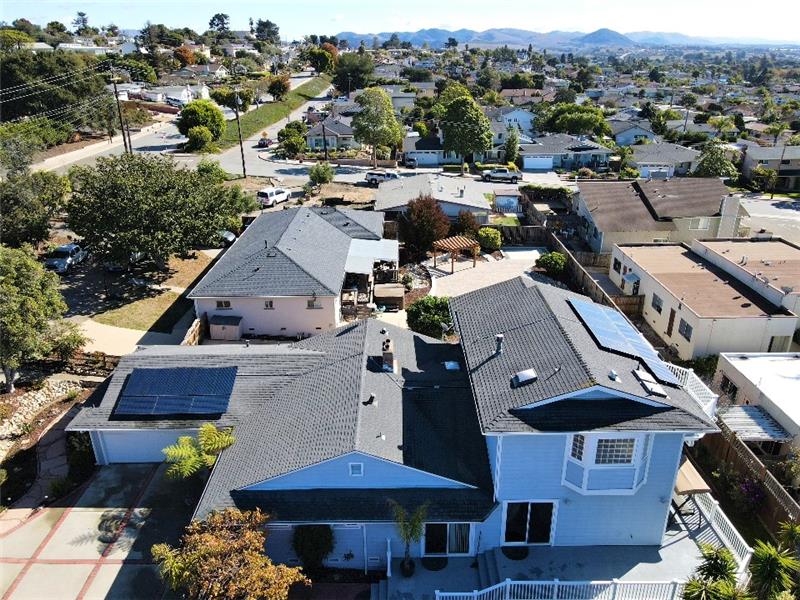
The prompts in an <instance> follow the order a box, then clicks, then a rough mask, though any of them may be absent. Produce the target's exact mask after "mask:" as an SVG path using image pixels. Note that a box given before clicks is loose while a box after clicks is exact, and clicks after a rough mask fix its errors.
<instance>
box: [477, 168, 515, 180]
mask: <svg viewBox="0 0 800 600" xmlns="http://www.w3.org/2000/svg"><path fill="white" fill-rule="evenodd" d="M481 179H483V180H484V181H507V182H509V183H517V182H518V181H519V180H520V174H519V173H518V172H517V171H512V170H511V169H507V168H505V167H501V168H499V169H492V170H491V171H484V172H483V173H481Z"/></svg>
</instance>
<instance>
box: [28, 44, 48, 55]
mask: <svg viewBox="0 0 800 600" xmlns="http://www.w3.org/2000/svg"><path fill="white" fill-rule="evenodd" d="M25 49H26V50H30V51H31V52H34V53H36V54H39V53H42V52H52V51H53V50H55V48H53V46H51V45H50V44H45V43H44V42H29V43H27V44H25Z"/></svg>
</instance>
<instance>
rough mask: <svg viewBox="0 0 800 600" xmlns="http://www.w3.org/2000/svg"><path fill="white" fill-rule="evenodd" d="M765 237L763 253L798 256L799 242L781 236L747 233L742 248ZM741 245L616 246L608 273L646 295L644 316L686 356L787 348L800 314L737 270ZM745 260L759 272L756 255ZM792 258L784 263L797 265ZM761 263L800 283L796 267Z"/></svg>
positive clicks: (719, 242) (630, 291) (751, 247)
mask: <svg viewBox="0 0 800 600" xmlns="http://www.w3.org/2000/svg"><path fill="white" fill-rule="evenodd" d="M762 244H763V245H764V246H763V248H764V249H763V250H761V252H763V253H764V254H765V255H769V256H787V257H792V256H800V248H798V247H796V246H792V245H790V244H787V243H786V242H783V241H781V240H778V241H773V242H770V241H761V242H758V244H755V243H754V242H753V243H751V242H750V241H748V240H745V246H744V248H746V249H749V250H751V251H752V252H756V253H757V254H756V256H757V255H758V252H759V249H756V248H755V245H762ZM738 251H739V250H738V248H737V242H736V240H710V241H700V240H694V241H693V242H692V243H691V246H690V245H688V244H625V245H619V246H615V247H614V250H613V252H612V254H611V259H612V263H611V267H610V269H609V277H610V278H611V280H612V281H613V282H614V283H615V284H616V285H617V286H618V287H620V288H621V289H622V290H623V292H624V293H627V294H633V295H641V296H644V302H643V305H642V306H643V308H642V316H643V318H644V320H645V321H646V322H647V324H648V325H649V326H650V327H651V328H652V329H653V331H654V332H655V333H656V335H658V336H659V337H660V338H661V339H662V340H663V341H664V344H665V345H666V346H667V347H668V348H669V349H670V350H671V351H673V352H674V353H675V354H677V356H678V357H680V358H681V359H683V360H688V359H692V358H698V357H702V356H708V355H710V354H718V353H720V352H785V351H786V350H788V349H789V345H790V344H791V341H792V336H793V335H794V332H795V330H796V329H797V327H798V316H797V314H796V313H794V312H792V311H790V310H787V309H786V308H785V307H784V306H781V304H780V303H776V302H774V301H773V298H774V296H772V295H770V294H769V293H768V290H766V289H764V286H766V285H768V284H765V283H764V282H762V281H761V280H760V279H757V278H756V276H755V275H753V277H752V278H750V277H746V276H744V273H743V272H742V273H739V272H737V271H738V268H737V267H738V265H737V264H736V262H735V261H736V260H739V259H740V257H739V255H738ZM722 252H726V253H727V254H730V257H729V258H728V257H726V256H725V254H722ZM752 252H751V253H752ZM734 253H735V254H734ZM709 259H711V260H709ZM747 260H748V263H749V264H752V266H751V267H749V270H758V271H759V273H760V272H761V271H760V268H761V267H762V266H764V265H763V264H759V261H758V260H757V258H756V257H755V256H753V257H748V259H747ZM751 260H752V261H753V262H752V263H750V262H749V261H751ZM790 260H791V262H790V263H789V266H792V265H794V266H796V265H797V264H798V263H797V261H796V260H794V259H790ZM768 262H769V261H768ZM765 268H767V269H770V268H771V269H772V271H767V272H772V273H780V274H781V275H782V276H777V275H776V277H777V278H778V281H777V282H776V283H781V282H785V283H787V284H792V283H793V284H795V285H797V284H798V283H800V271H794V272H791V271H790V270H788V268H787V265H786V264H784V263H780V262H779V261H778V260H777V259H775V264H774V266H771V267H765ZM739 277H741V279H740V278H739ZM757 277H762V275H760V274H759V275H758V276H757ZM799 289H800V288H799ZM796 299H797V297H796V296H795V298H793V300H796Z"/></svg>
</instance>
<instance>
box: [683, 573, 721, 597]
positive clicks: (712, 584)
mask: <svg viewBox="0 0 800 600" xmlns="http://www.w3.org/2000/svg"><path fill="white" fill-rule="evenodd" d="M683 600H720V597H719V583H718V582H716V581H711V580H710V579H700V578H699V577H692V578H691V579H689V580H688V581H687V582H686V585H685V586H684V588H683Z"/></svg>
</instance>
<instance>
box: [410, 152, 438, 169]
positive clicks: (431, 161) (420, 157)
mask: <svg viewBox="0 0 800 600" xmlns="http://www.w3.org/2000/svg"><path fill="white" fill-rule="evenodd" d="M441 157H442V153H441V152H437V151H435V150H417V151H415V152H406V154H405V158H416V159H417V166H418V167H430V166H436V165H438V164H439V162H440V160H441Z"/></svg>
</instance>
